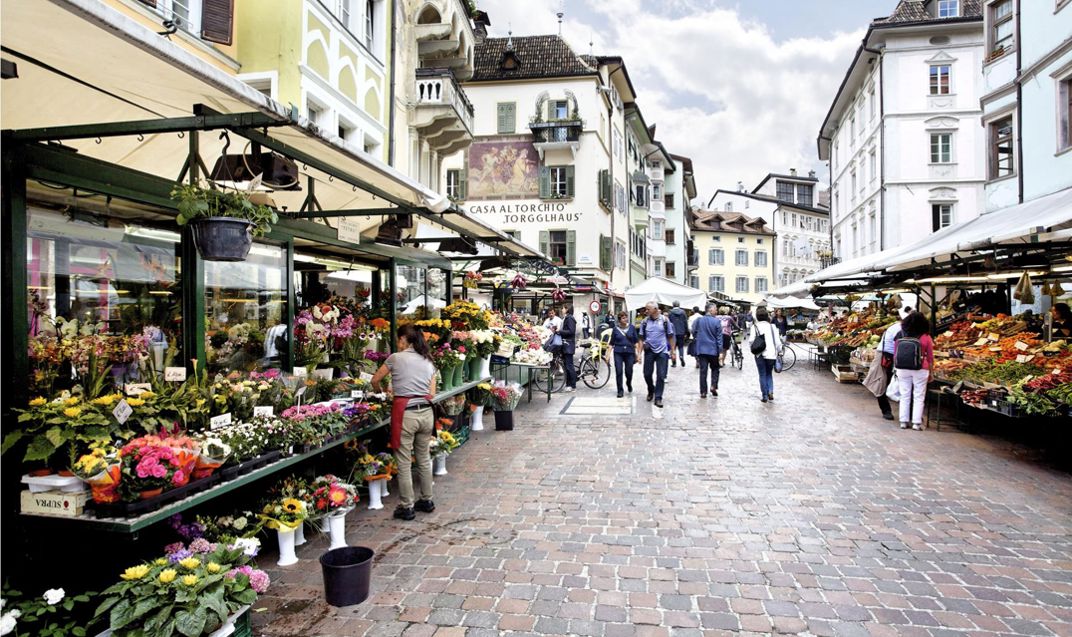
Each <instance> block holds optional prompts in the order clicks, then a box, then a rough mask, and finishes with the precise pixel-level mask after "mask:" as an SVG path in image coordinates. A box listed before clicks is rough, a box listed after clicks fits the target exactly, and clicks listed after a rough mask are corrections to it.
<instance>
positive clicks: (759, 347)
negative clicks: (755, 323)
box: [750, 327, 767, 356]
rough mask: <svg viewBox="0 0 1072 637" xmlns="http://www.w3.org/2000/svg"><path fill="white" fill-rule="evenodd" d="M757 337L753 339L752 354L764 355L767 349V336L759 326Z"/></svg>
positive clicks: (756, 328) (756, 330)
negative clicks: (760, 331) (761, 331)
mask: <svg viewBox="0 0 1072 637" xmlns="http://www.w3.org/2000/svg"><path fill="white" fill-rule="evenodd" d="M755 332H756V337H755V338H753V339H752V346H751V348H750V349H751V350H752V355H753V356H762V355H763V352H765V351H767V337H766V336H764V335H762V334H760V333H759V328H758V327H755Z"/></svg>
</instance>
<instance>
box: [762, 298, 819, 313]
mask: <svg viewBox="0 0 1072 637" xmlns="http://www.w3.org/2000/svg"><path fill="white" fill-rule="evenodd" d="M765 302H766V304H767V307H770V308H774V309H785V310H787V309H792V308H800V309H802V310H819V306H818V305H816V304H815V301H813V300H811V299H801V298H796V297H793V296H787V297H784V298H777V297H773V296H768V297H767V298H766V299H765Z"/></svg>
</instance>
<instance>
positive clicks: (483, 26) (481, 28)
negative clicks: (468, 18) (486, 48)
mask: <svg viewBox="0 0 1072 637" xmlns="http://www.w3.org/2000/svg"><path fill="white" fill-rule="evenodd" d="M473 23H474V24H473V33H474V34H475V35H476V43H477V44H482V43H483V42H484V41H485V40H486V39H487V37H488V27H489V26H491V18H489V17H488V14H487V12H485V11H479V10H478V11H477V12H476V13H474V14H473Z"/></svg>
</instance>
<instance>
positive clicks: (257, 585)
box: [249, 569, 272, 593]
mask: <svg viewBox="0 0 1072 637" xmlns="http://www.w3.org/2000/svg"><path fill="white" fill-rule="evenodd" d="M271 583H272V580H271V578H270V577H268V573H265V572H264V571H262V570H260V569H256V570H254V571H253V572H252V573H250V575H249V585H250V587H251V588H252V589H253V590H255V591H257V593H263V592H264V591H266V590H268V585H269V584H271Z"/></svg>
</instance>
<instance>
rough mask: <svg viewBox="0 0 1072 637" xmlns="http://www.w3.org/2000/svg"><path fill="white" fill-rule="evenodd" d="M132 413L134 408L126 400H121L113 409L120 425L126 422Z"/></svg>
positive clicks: (113, 413)
mask: <svg viewBox="0 0 1072 637" xmlns="http://www.w3.org/2000/svg"><path fill="white" fill-rule="evenodd" d="M132 413H134V408H133V407H131V406H130V405H128V404H127V401H126V400H120V401H119V404H118V405H116V406H115V409H113V410H112V415H113V416H115V419H116V420H117V421H119V424H120V425H122V424H124V423H126V421H127V419H128V418H130V414H132Z"/></svg>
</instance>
